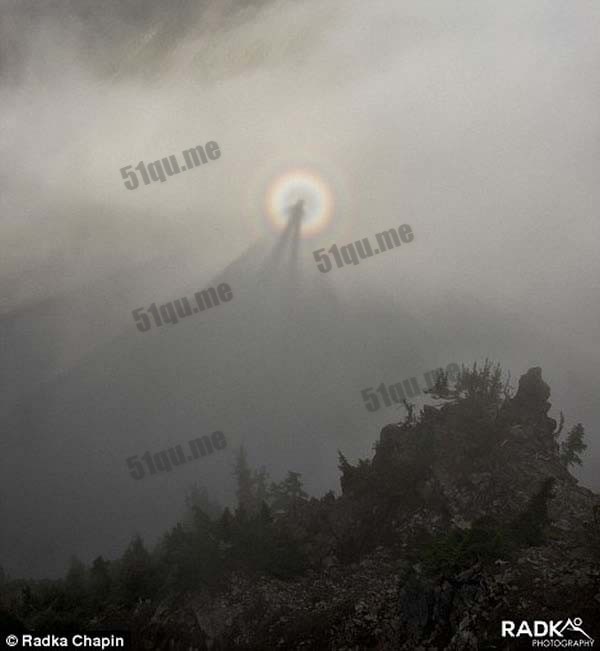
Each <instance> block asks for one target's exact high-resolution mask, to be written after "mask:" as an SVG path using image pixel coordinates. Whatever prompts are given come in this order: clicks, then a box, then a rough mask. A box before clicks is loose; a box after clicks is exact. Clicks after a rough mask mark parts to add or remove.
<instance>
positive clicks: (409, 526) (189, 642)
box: [132, 368, 600, 651]
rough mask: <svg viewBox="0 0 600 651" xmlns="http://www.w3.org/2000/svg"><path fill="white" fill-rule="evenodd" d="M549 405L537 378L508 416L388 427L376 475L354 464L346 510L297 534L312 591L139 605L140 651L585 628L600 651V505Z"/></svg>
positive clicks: (341, 504)
mask: <svg viewBox="0 0 600 651" xmlns="http://www.w3.org/2000/svg"><path fill="white" fill-rule="evenodd" d="M549 397H550V389H549V387H548V385H547V384H546V383H545V382H544V381H543V379H542V374H541V369H539V368H533V369H530V370H529V371H528V372H527V373H526V374H525V375H524V376H523V377H521V379H520V381H519V387H518V390H517V392H516V395H515V396H514V398H512V399H510V400H507V401H505V402H504V404H503V405H500V406H498V408H495V407H494V406H493V405H491V406H490V405H489V404H481V403H480V402H477V401H474V402H472V403H469V402H468V401H467V402H460V401H459V402H456V401H454V402H449V403H448V404H445V405H444V406H442V407H440V408H433V407H428V408H426V409H425V410H424V412H423V413H422V414H421V417H420V419H418V420H417V421H415V422H411V423H405V424H403V425H389V426H386V427H385V428H383V430H382V432H381V437H380V440H379V443H378V445H377V449H376V453H375V455H374V458H373V459H372V460H370V461H369V460H364V461H362V462H360V463H359V464H358V465H357V466H351V465H350V464H348V463H347V462H346V461H345V460H344V464H345V465H344V466H343V477H342V480H343V481H342V485H343V494H342V496H341V497H339V498H336V499H334V498H333V497H332V496H328V497H327V498H325V499H322V500H311V501H308V502H306V503H304V504H302V506H301V507H299V508H297V509H296V510H295V512H294V515H293V522H288V523H287V524H288V525H289V526H290V530H292V529H293V531H294V532H295V533H294V535H295V536H296V540H297V541H299V542H300V544H301V545H302V546H303V549H304V551H305V553H306V555H307V556H308V557H309V558H310V559H311V569H309V570H308V571H307V572H306V573H305V574H304V575H302V576H301V577H299V578H296V579H293V580H288V581H282V580H278V579H275V578H272V577H271V578H269V577H266V576H257V575H251V574H244V573H241V572H236V573H232V574H231V575H230V576H229V577H228V578H227V581H226V584H225V585H224V586H223V588H222V589H221V590H220V591H218V592H216V593H213V594H208V593H206V594H204V593H203V594H186V595H177V596H172V597H170V598H169V599H168V600H167V599H166V600H164V601H163V602H161V603H160V604H159V605H158V607H157V606H156V605H154V606H152V605H150V604H141V605H140V606H139V608H138V610H137V611H136V613H135V616H134V617H133V619H132V621H135V631H136V639H137V640H138V641H139V642H140V645H141V646H142V647H143V648H146V649H186V651H187V649H188V648H189V647H192V648H197V649H261V650H263V649H264V650H266V649H318V650H321V649H332V650H333V649H337V650H339V651H342V650H344V649H345V650H350V649H353V650H358V649H410V650H414V649H422V650H425V649H431V650H433V649H452V650H457V651H458V650H463V649H473V650H475V649H483V648H498V649H500V648H520V647H517V646H514V645H513V646H512V647H509V646H507V645H506V641H505V640H502V639H501V638H500V621H501V620H502V619H506V618H512V619H517V620H522V619H529V620H534V619H538V620H540V619H565V618H566V617H579V618H582V620H583V622H584V624H583V626H584V628H585V630H586V632H587V633H588V634H589V635H591V636H592V637H594V636H595V637H596V639H597V640H600V564H599V563H600V497H599V496H598V495H595V494H594V493H592V492H591V491H589V490H587V489H585V488H582V487H580V486H578V484H577V481H576V480H575V479H574V477H573V476H572V475H571V474H570V473H569V472H568V471H567V469H566V468H565V467H564V466H563V465H562V463H561V460H560V458H559V453H558V445H557V442H556V440H555V437H554V431H555V426H556V423H555V422H554V421H553V420H552V419H550V418H548V416H547V414H548V410H549V408H550V403H549V401H548V399H549ZM281 525H282V526H285V525H286V522H285V518H283V520H282V522H281ZM598 643H599V644H600V641H599V642H598Z"/></svg>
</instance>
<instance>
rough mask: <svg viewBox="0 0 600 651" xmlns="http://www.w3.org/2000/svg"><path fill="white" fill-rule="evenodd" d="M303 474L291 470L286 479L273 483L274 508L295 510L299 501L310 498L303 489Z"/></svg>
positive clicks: (272, 497)
mask: <svg viewBox="0 0 600 651" xmlns="http://www.w3.org/2000/svg"><path fill="white" fill-rule="evenodd" d="M340 455H341V453H340ZM301 476H302V475H301V474H300V473H299V472H292V471H291V470H290V471H289V472H288V476H287V477H286V478H285V479H284V481H282V482H279V483H278V484H277V483H274V482H273V483H272V484H271V491H270V492H271V499H272V500H273V508H274V509H283V510H285V511H288V512H289V511H293V510H295V508H296V507H297V505H298V503H299V502H301V501H303V500H305V499H307V498H308V494H307V493H306V492H305V491H304V489H303V484H302V480H301V479H300V477H301Z"/></svg>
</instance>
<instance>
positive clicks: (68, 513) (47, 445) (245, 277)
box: [0, 241, 522, 576]
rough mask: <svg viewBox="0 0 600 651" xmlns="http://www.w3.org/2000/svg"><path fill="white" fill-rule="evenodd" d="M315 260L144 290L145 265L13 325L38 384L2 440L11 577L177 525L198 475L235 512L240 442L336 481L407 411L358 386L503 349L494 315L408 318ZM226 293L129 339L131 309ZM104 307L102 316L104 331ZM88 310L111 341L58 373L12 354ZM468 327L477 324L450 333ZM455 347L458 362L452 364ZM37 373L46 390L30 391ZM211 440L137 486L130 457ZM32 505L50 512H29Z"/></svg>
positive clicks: (260, 254) (446, 310) (315, 480)
mask: <svg viewBox="0 0 600 651" xmlns="http://www.w3.org/2000/svg"><path fill="white" fill-rule="evenodd" d="M390 255H393V254H390ZM310 258H311V253H310V250H309V248H308V243H306V242H300V244H299V247H298V251H297V257H294V255H290V253H289V251H288V250H287V249H283V250H279V249H278V248H277V246H275V247H272V246H271V243H270V242H268V241H263V242H259V243H257V244H256V245H255V246H254V247H251V248H250V249H249V250H248V251H247V252H246V253H245V254H244V255H242V256H240V257H239V259H237V260H236V261H234V262H233V263H232V264H231V265H230V266H229V267H227V268H226V269H225V270H224V271H223V272H222V273H220V274H219V275H218V276H217V277H213V278H210V277H206V278H205V279H202V278H198V279H197V281H196V282H194V281H193V279H194V277H195V276H197V273H195V272H194V267H193V264H192V263H190V264H189V265H188V266H186V265H182V264H181V263H180V262H178V263H176V262H175V261H170V262H169V261H164V262H163V263H162V265H159V264H158V263H157V264H155V265H154V266H155V267H158V268H159V269H160V270H161V273H163V271H162V270H163V269H164V270H165V271H164V276H165V278H168V273H167V272H168V270H169V269H170V268H173V269H176V270H177V274H178V276H179V277H181V276H183V277H184V278H185V279H186V281H185V283H178V282H176V280H173V279H170V280H169V281H163V282H164V285H165V286H161V287H160V288H157V289H154V290H153V289H152V287H153V283H152V282H151V281H150V279H148V278H147V279H145V280H144V274H147V273H149V271H150V270H149V268H146V267H144V268H141V269H139V270H137V273H134V272H133V271H132V272H131V273H129V274H128V275H127V277H126V278H125V279H124V280H123V281H122V282H121V284H119V282H118V281H117V279H114V280H113V281H111V283H110V284H107V286H103V287H95V288H94V287H92V288H83V289H82V291H81V292H80V293H79V295H78V296H77V295H70V296H68V297H64V298H63V299H61V302H60V303H59V305H58V307H56V306H55V307H54V308H52V309H51V308H50V307H49V306H48V305H44V306H41V307H40V310H39V312H36V311H35V310H34V309H33V308H32V309H31V310H30V311H29V312H28V313H27V314H26V315H25V316H26V321H27V323H25V322H24V321H23V322H21V321H19V322H15V323H14V327H13V330H14V331H15V332H18V334H19V338H17V339H15V350H14V351H13V352H12V353H11V356H10V357H9V359H8V362H9V363H10V366H9V367H8V368H10V369H11V375H12V376H13V377H14V378H15V382H16V383H17V385H18V386H21V385H22V386H25V385H26V379H29V380H30V384H31V385H32V386H33V387H34V388H31V387H30V388H29V390H28V391H25V390H24V389H23V392H22V394H21V395H20V396H19V397H18V400H17V401H16V402H14V403H13V404H12V405H11V409H10V411H9V413H8V414H7V416H6V419H5V432H4V434H3V439H2V447H3V459H4V466H6V467H3V468H2V473H3V476H4V477H5V478H6V486H7V490H9V489H10V487H11V486H13V487H15V488H14V490H15V491H17V489H18V494H17V493H15V494H14V495H11V494H10V493H9V492H6V493H5V495H4V502H3V504H2V510H3V518H4V520H5V522H7V523H8V525H7V529H6V532H5V536H4V537H3V549H1V550H0V552H1V553H2V556H3V558H4V559H5V562H6V564H7V565H8V567H9V568H11V569H12V570H13V572H14V573H15V574H18V575H21V574H24V573H26V572H31V573H32V575H34V576H35V575H36V574H37V575H40V574H45V573H47V572H52V573H54V574H56V573H59V572H62V568H63V567H64V563H65V556H66V555H67V554H68V553H69V551H68V550H72V551H73V552H77V553H78V554H80V555H84V554H86V553H87V554H89V555H90V556H92V555H94V554H95V553H96V552H99V551H102V550H107V551H105V553H112V554H116V553H119V552H120V551H121V549H122V548H123V547H124V546H125V544H126V541H127V540H128V539H129V538H130V536H131V534H132V533H133V532H135V531H140V532H142V533H144V535H146V536H150V537H151V536H153V535H155V536H156V535H158V534H159V533H160V532H161V531H162V530H163V529H164V528H165V527H166V526H169V525H170V524H172V523H173V522H175V520H176V518H177V517H178V515H179V514H178V512H177V511H176V509H175V508H174V504H179V503H181V501H182V498H183V494H184V491H185V487H186V486H187V485H188V484H189V482H190V481H193V480H195V479H198V478H200V479H201V481H202V482H203V483H204V484H205V485H206V486H208V487H209V489H210V490H211V492H212V493H213V494H215V496H216V497H217V498H218V499H219V500H220V501H221V502H222V503H225V504H226V503H230V502H231V501H232V498H233V494H232V491H231V488H230V486H231V480H230V477H231V461H232V459H231V450H233V449H234V448H235V447H237V446H239V445H240V444H241V443H245V444H246V445H247V447H248V448H249V450H250V453H251V454H252V455H254V456H255V458H256V459H258V460H260V462H261V463H266V464H268V466H269V468H270V470H271V472H272V473H273V474H275V475H279V474H281V473H283V472H285V471H286V470H287V469H288V468H293V469H294V470H297V471H299V472H301V473H302V474H303V477H304V479H305V481H306V482H307V485H308V486H310V488H311V490H312V491H314V492H324V490H326V489H327V488H329V487H332V485H333V484H332V478H333V476H334V471H335V451H336V449H337V448H343V449H344V450H345V451H346V453H347V454H348V456H349V457H350V458H356V456H358V455H361V454H365V452H366V451H367V450H368V449H369V447H370V444H371V441H370V437H369V436H366V435H365V432H368V431H369V430H372V428H373V427H377V426H378V425H379V424H380V423H385V422H387V421H389V420H390V419H394V418H399V417H400V416H401V414H402V413H403V409H402V408H399V407H398V406H395V407H392V408H390V409H389V410H387V412H386V410H383V409H382V410H381V411H380V412H378V413H377V414H372V413H369V412H367V411H366V410H365V407H364V404H363V401H362V399H361V396H360V391H361V390H362V389H364V388H365V387H368V386H377V385H378V384H379V383H380V382H382V381H386V382H390V383H391V382H397V381H401V380H403V379H405V378H407V377H410V376H411V375H421V376H422V373H424V372H425V371H427V370H429V369H430V368H432V367H434V366H439V365H445V364H447V363H449V362H453V361H455V362H459V363H460V362H462V361H463V359H465V358H466V359H473V358H476V357H477V356H478V355H479V353H480V348H481V346H483V345H484V343H485V342H483V341H482V342H480V344H475V345H474V344H473V343H472V342H473V341H479V339H478V338H476V337H473V336H472V334H473V333H475V332H477V331H485V332H486V333H487V337H488V340H495V341H499V342H504V343H505V347H506V348H508V347H509V343H510V341H511V340H512V338H513V336H514V333H512V330H511V327H510V326H507V325H506V324H503V323H502V320H501V319H499V318H497V317H496V316H494V315H493V314H489V315H486V313H485V312H484V311H482V310H481V309H480V308H479V306H477V305H475V304H473V305H469V304H468V302H467V301H466V300H462V301H461V300H458V299H452V297H448V304H442V305H440V307H439V311H438V312H434V311H430V312H429V313H427V314H425V315H424V317H425V318H424V317H423V314H422V312H421V313H420V312H419V311H418V310H412V309H411V304H410V303H409V302H408V301H405V302H404V304H403V306H404V310H403V312H402V314H401V316H398V314H397V305H396V304H393V303H390V304H389V305H388V304H385V303H384V304H381V303H380V301H379V300H378V297H373V299H372V300H370V299H369V298H368V297H365V296H364V295H361V297H360V301H354V300H353V298H352V295H350V297H348V296H345V295H341V293H340V292H339V291H338V289H337V285H336V283H338V282H339V280H340V279H341V280H343V276H342V274H343V273H346V274H347V276H346V278H350V280H351V276H352V273H353V271H354V269H342V270H339V271H340V275H339V277H337V278H336V277H331V278H330V277H329V276H328V275H324V274H320V273H319V272H318V270H316V268H315V267H314V265H313V262H312V261H311V259H310ZM169 265H172V267H170V266H169ZM150 267H152V265H150ZM125 281H127V283H128V285H127V288H126V287H125V285H124V284H125ZM220 282H227V283H229V284H230V285H231V287H232V289H233V296H234V297H233V299H232V300H231V301H230V302H229V303H226V304H225V303H224V304H222V305H220V306H218V307H216V308H213V309H211V310H207V311H206V312H205V313H202V314H195V315H193V316H191V317H188V318H186V319H183V320H181V321H180V322H179V323H177V324H176V325H164V326H162V327H161V328H156V327H153V328H152V329H151V330H150V331H148V332H145V333H141V332H138V331H137V330H136V328H135V323H134V321H133V319H132V317H131V310H132V309H133V308H136V307H139V306H148V305H150V304H151V303H152V302H153V301H156V303H157V304H161V303H163V302H166V301H172V300H174V299H177V298H178V297H182V296H189V297H192V296H193V293H194V292H195V291H198V290H199V289H203V288H205V287H207V286H210V285H217V284H218V283H220ZM409 283H410V281H406V286H407V288H408V285H409ZM167 285H168V286H167ZM107 287H108V289H107ZM131 288H133V289H134V290H135V291H131ZM131 295H133V296H135V297H136V298H135V302H134V301H133V300H132V299H131ZM78 300H79V301H80V302H81V305H80V306H79V307H77V305H78V303H77V301H78ZM113 300H114V301H115V303H114V304H113V303H112V302H111V301H113ZM98 303H99V304H100V308H99V307H98ZM105 304H106V305H107V308H106V310H108V313H109V314H110V319H109V318H106V320H103V318H102V314H103V310H104V309H105V308H104V305H105ZM69 307H70V310H71V311H69V309H68V308H69ZM86 309H87V310H89V315H88V318H89V319H90V323H91V326H90V327H91V328H92V334H93V335H95V334H96V333H100V332H102V329H103V328H104V329H105V330H106V331H109V330H110V329H109V327H108V326H109V325H112V323H113V322H114V321H115V319H117V321H116V322H117V323H118V324H119V328H118V334H117V336H115V337H113V338H109V339H108V340H106V338H105V339H102V338H101V337H100V336H99V339H98V342H96V341H95V340H94V338H93V336H92V337H91V341H92V347H91V348H90V350H89V351H88V352H87V353H86V354H85V355H84V356H83V357H82V358H81V359H80V360H79V361H78V362H77V363H73V364H72V365H70V366H69V367H66V368H63V369H61V367H60V358H61V354H62V353H61V351H60V349H57V350H56V351H55V352H54V353H53V354H52V355H51V357H53V358H56V366H57V367H58V368H59V369H60V372H59V373H57V374H55V375H51V374H50V373H49V372H48V369H49V368H51V364H50V363H48V364H47V365H46V366H44V362H42V361H40V359H39V358H38V357H37V354H29V355H25V356H21V355H20V352H19V351H20V350H21V349H23V350H28V344H29V341H30V337H29V334H28V333H31V332H37V331H38V330H44V329H45V328H49V329H48V332H47V338H49V339H56V340H58V341H60V336H58V335H57V334H56V333H55V332H54V331H53V330H52V328H50V326H52V327H56V328H58V327H59V325H58V324H59V323H61V319H62V320H63V321H68V320H69V318H70V315H71V314H75V315H77V316H78V317H79V318H83V317H82V315H83V314H84V313H85V311H86ZM94 310H95V311H94ZM48 313H49V314H50V316H48ZM442 313H443V319H442ZM44 315H46V316H45V318H44ZM74 320H76V319H74ZM465 320H466V321H467V322H468V323H469V324H470V326H469V328H465V327H464V326H462V327H461V326H460V324H461V323H464V321H465ZM442 323H443V325H441V324H442ZM28 324H29V325H28ZM5 327H9V326H5ZM521 334H522V333H521ZM32 336H33V335H32ZM36 336H37V335H36ZM34 338H35V337H34ZM43 341H45V342H46V338H44V339H43ZM486 341H487V340H486ZM46 343H47V342H46ZM477 346H479V348H477ZM63 347H64V348H67V349H68V348H69V340H67V341H66V342H65V343H64V344H63ZM48 349H51V347H50V346H48ZM448 351H459V352H460V351H463V352H464V354H465V357H464V358H461V357H460V356H455V357H454V358H449V357H448V355H449V354H451V353H449V352H448ZM30 358H31V359H30ZM28 369H29V370H28ZM42 369H46V370H45V374H46V377H48V376H49V377H50V378H51V379H49V380H47V381H45V382H43V383H41V384H37V386H36V382H35V381H33V380H34V379H36V378H37V377H38V372H39V374H40V375H43V373H41V370H42ZM27 372H29V373H30V377H29V378H25V379H24V378H23V376H22V374H23V373H27ZM422 388H424V387H422ZM215 430H222V431H223V432H225V434H226V436H227V441H228V448H227V449H226V450H225V451H223V453H221V454H220V456H217V455H215V456H213V457H211V458H210V459H204V460H202V461H201V462H198V463H195V464H187V465H186V466H185V467H181V468H179V469H177V470H175V471H173V472H172V473H165V474H163V475H157V476H155V477H148V478H145V479H144V480H143V481H141V482H135V481H134V480H132V479H131V477H130V476H129V471H128V470H127V467H126V465H125V459H127V458H128V457H131V456H132V455H143V454H144V453H145V451H147V450H149V451H151V452H156V451H159V450H163V449H166V448H168V447H171V446H173V445H177V444H185V443H186V442H187V441H188V440H189V439H191V438H193V437H195V436H197V435H199V434H205V433H210V432H212V431H215ZM282 433H285V435H284V436H282ZM74 486H76V487H77V490H76V491H73V487H74ZM41 507H43V509H44V511H45V513H46V514H48V517H46V518H43V519H40V518H32V517H30V516H29V514H30V513H39V509H40V508H41ZM74 521H76V522H77V523H78V525H77V527H74V526H73V522H74ZM42 533H43V534H44V536H45V537H48V539H47V542H46V543H45V544H44V545H43V549H44V553H43V554H42V553H40V546H39V544H38V543H37V542H35V541H37V540H38V539H39V537H40V535H41V534H42ZM23 540H24V542H20V541H23ZM64 550H67V551H64ZM111 550H112V551H111Z"/></svg>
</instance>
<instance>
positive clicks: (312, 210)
mask: <svg viewBox="0 0 600 651" xmlns="http://www.w3.org/2000/svg"><path fill="white" fill-rule="evenodd" d="M299 199H303V200H304V216H303V218H302V225H301V234H302V237H312V236H314V235H317V234H318V233H321V232H322V231H323V230H324V229H325V227H326V226H327V225H328V224H329V222H330V221H331V216H332V214H333V195H332V193H331V190H330V189H329V187H328V186H327V184H326V183H325V182H324V181H323V180H322V179H321V178H319V176H317V175H316V174H315V173H314V172H311V171H309V170H307V169H302V168H299V169H293V170H290V171H289V172H285V173H284V174H281V175H280V176H278V177H277V178H276V179H274V180H273V181H272V182H271V184H270V185H269V187H268V189H267V192H266V197H265V201H266V208H267V215H268V216H269V222H270V223H271V225H272V227H274V228H275V229H276V230H278V231H281V230H283V229H284V228H285V227H286V226H287V224H288V222H289V219H290V214H289V209H290V207H291V206H292V205H293V204H295V203H296V201H298V200H299Z"/></svg>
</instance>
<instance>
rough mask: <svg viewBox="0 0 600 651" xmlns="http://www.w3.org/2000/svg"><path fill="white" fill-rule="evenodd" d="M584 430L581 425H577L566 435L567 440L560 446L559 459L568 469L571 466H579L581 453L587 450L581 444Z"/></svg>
mask: <svg viewBox="0 0 600 651" xmlns="http://www.w3.org/2000/svg"><path fill="white" fill-rule="evenodd" d="M584 436H585V430H584V429H583V425H582V424H581V423H577V425H575V426H574V427H572V428H571V430H570V431H569V433H568V434H567V438H566V440H565V441H563V442H562V443H561V444H560V459H561V461H562V462H563V464H564V465H565V466H566V467H567V468H568V467H569V466H571V465H575V464H577V465H578V466H580V465H581V456H580V455H581V453H582V452H583V451H584V450H585V449H586V448H587V445H586V444H585V443H584V442H583V438H584Z"/></svg>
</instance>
